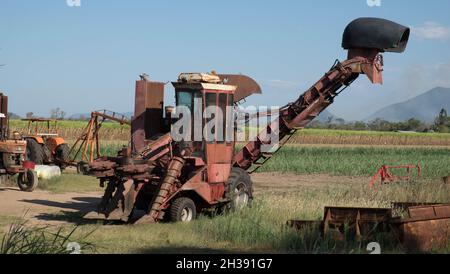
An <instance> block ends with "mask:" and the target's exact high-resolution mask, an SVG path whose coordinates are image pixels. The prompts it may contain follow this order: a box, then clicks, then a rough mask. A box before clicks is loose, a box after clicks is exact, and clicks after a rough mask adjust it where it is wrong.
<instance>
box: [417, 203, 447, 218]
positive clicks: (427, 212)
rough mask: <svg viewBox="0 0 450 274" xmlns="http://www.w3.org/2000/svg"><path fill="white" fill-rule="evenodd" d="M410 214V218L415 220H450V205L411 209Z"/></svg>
mask: <svg viewBox="0 0 450 274" xmlns="http://www.w3.org/2000/svg"><path fill="white" fill-rule="evenodd" d="M408 212H409V217H410V218H413V219H415V218H421V219H438V218H450V204H448V205H431V206H416V207H410V208H409V209H408Z"/></svg>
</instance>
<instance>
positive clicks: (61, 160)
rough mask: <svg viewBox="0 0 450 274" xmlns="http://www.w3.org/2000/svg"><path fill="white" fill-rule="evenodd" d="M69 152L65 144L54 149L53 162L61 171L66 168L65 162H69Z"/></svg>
mask: <svg viewBox="0 0 450 274" xmlns="http://www.w3.org/2000/svg"><path fill="white" fill-rule="evenodd" d="M69 151H70V148H69V146H68V145H67V144H62V145H60V146H58V147H57V148H56V151H55V160H56V163H57V164H58V166H59V167H60V168H61V169H65V168H66V167H67V161H69Z"/></svg>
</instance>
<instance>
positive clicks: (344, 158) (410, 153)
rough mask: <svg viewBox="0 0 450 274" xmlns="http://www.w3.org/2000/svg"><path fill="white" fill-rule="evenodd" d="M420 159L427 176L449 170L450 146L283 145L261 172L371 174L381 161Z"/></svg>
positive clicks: (412, 161) (399, 162) (396, 162)
mask: <svg viewBox="0 0 450 274" xmlns="http://www.w3.org/2000/svg"><path fill="white" fill-rule="evenodd" d="M417 163H421V165H422V168H423V176H424V177H425V178H438V177H444V176H448V175H449V174H450V150H449V149H431V148H371V147H360V148H351V147H347V148H339V147H318V148H317V147H292V146H286V147H284V148H282V149H281V150H280V151H279V152H278V153H277V154H276V155H275V156H274V157H273V159H271V160H270V161H269V162H268V163H266V165H265V166H263V167H262V168H261V169H260V172H269V171H278V172H293V173H296V174H330V175H343V176H372V175H374V174H375V173H376V172H377V170H378V169H379V168H380V167H381V166H382V165H410V164H417Z"/></svg>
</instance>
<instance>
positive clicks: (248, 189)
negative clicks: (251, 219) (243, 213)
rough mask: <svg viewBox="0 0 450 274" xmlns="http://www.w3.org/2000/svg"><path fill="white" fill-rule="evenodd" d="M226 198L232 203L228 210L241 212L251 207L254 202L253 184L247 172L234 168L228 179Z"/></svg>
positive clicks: (227, 207)
mask: <svg viewBox="0 0 450 274" xmlns="http://www.w3.org/2000/svg"><path fill="white" fill-rule="evenodd" d="M226 197H227V199H228V200H229V201H230V202H229V203H228V204H227V206H226V207H225V209H226V210H230V211H240V210H242V209H244V208H246V207H250V206H251V202H252V200H253V182H252V179H251V177H250V175H249V174H248V172H247V171H245V170H243V169H240V168H232V169H231V173H230V177H229V178H228V184H227V190H226Z"/></svg>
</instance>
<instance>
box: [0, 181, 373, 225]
mask: <svg viewBox="0 0 450 274" xmlns="http://www.w3.org/2000/svg"><path fill="white" fill-rule="evenodd" d="M252 178H253V181H254V188H255V195H256V196H257V195H260V194H263V193H279V192H289V191H290V190H298V188H299V187H326V186H328V185H330V184H361V183H364V181H367V182H368V180H365V178H360V177H359V178H358V177H356V178H354V177H331V176H327V175H314V176H313V175H294V174H279V173H259V174H255V175H252ZM101 195H102V192H101V191H99V192H88V193H64V194H54V193H50V192H47V191H42V190H36V191H34V192H32V193H28V192H21V191H19V189H18V188H15V187H1V186H0V217H2V216H8V217H19V218H20V217H23V216H25V218H26V219H27V220H28V221H29V222H30V223H32V224H38V225H60V224H64V223H66V221H65V220H64V219H61V220H58V218H55V215H58V214H65V215H71V214H72V215H74V216H75V217H77V218H79V217H81V216H82V215H83V214H84V213H87V212H89V211H92V210H95V208H96V205H97V204H98V203H99V201H100V198H101Z"/></svg>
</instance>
